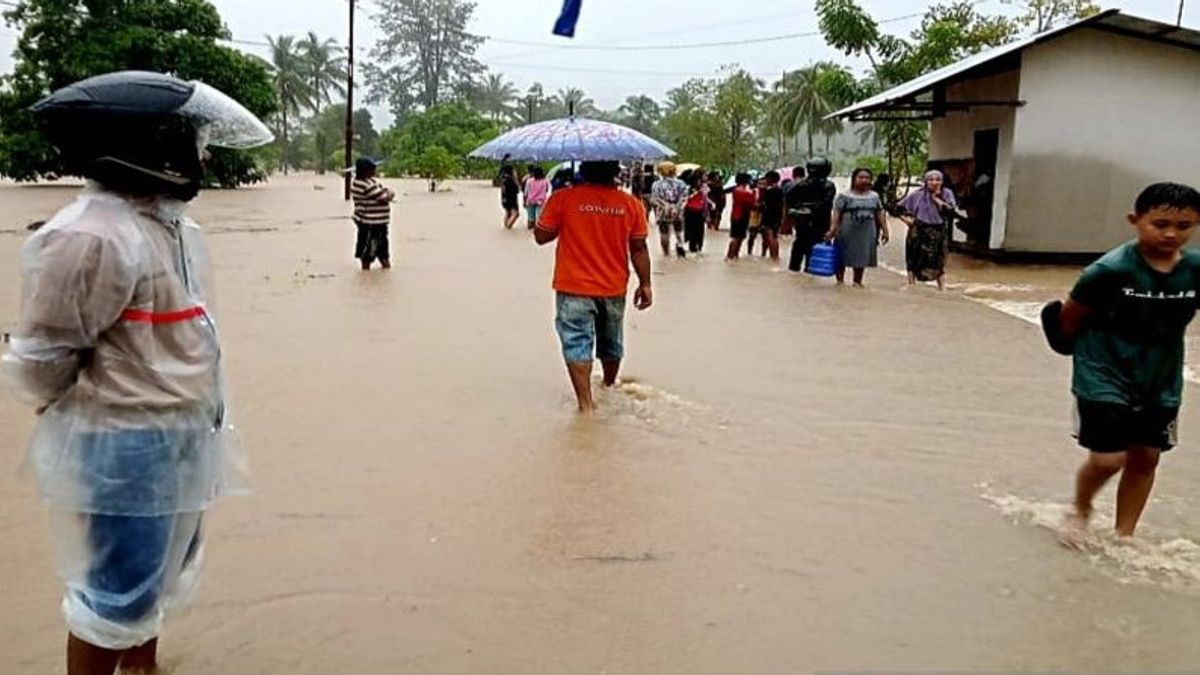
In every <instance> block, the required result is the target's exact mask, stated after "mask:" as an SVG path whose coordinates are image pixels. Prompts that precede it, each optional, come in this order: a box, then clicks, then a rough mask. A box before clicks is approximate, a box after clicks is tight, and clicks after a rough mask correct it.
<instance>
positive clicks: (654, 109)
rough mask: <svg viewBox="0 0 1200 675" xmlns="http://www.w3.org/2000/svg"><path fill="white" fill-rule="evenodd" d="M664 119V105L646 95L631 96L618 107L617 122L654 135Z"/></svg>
mask: <svg viewBox="0 0 1200 675" xmlns="http://www.w3.org/2000/svg"><path fill="white" fill-rule="evenodd" d="M660 120H662V106H660V105H659V104H658V102H657V101H655V100H654V99H652V98H650V97H649V96H646V95H644V94H643V95H641V96H630V97H628V98H626V99H625V102H624V103H622V104H621V107H620V108H618V109H617V120H616V121H617V122H618V123H620V124H624V125H626V126H628V127H630V128H632V129H637V130H638V131H640V132H642V133H643V134H647V135H651V136H653V135H654V134H655V133H656V131H657V129H658V123H659V121H660Z"/></svg>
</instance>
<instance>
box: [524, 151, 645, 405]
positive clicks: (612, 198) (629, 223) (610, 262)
mask: <svg viewBox="0 0 1200 675" xmlns="http://www.w3.org/2000/svg"><path fill="white" fill-rule="evenodd" d="M620 171H621V165H620V164H618V163H617V162H584V163H583V164H581V165H580V168H579V173H580V176H581V177H582V179H583V180H582V182H581V183H580V184H579V185H576V186H575V187H573V188H571V189H570V190H562V191H559V192H555V193H554V195H553V196H551V197H550V201H548V202H547V203H546V206H545V208H544V210H543V211H542V215H541V219H540V220H539V221H538V224H537V229H536V230H535V231H534V237H535V239H536V240H537V243H538V244H539V245H544V244H548V243H550V242H552V241H554V240H556V239H557V240H558V251H557V253H556V261H555V265H554V290H555V291H557V292H558V297H557V316H556V318H555V328H556V329H557V331H558V336H559V339H560V340H561V341H562V349H563V357H564V358H565V359H566V361H567V373H568V374H569V375H570V376H571V385H572V386H573V387H574V388H575V396H576V398H577V399H578V400H579V410H580V411H581V412H591V411H592V410H593V409H594V408H595V404H594V402H593V399H592V362H593V360H594V359H595V358H596V357H599V359H600V362H601V364H602V365H603V367H604V386H606V387H611V386H613V385H614V384H616V382H617V374H618V373H619V372H620V370H621V359H622V358H624V356H625V344H624V336H623V330H624V322H625V294H626V292H627V291H628V286H629V264H630V263H631V262H632V263H633V269H634V271H635V272H637V276H638V288H637V291H635V292H634V295H633V302H634V305H635V306H636V307H637V308H638V309H639V310H645V309H649V308H650V305H651V304H653V303H654V294H653V292H652V291H651V288H650V251H649V249H648V248H646V236H647V228H646V207H645V206H643V205H642V202H641V200H639V199H637V198H636V197H634V196H632V195H630V194H627V193H625V192H622V191H621V190H619V189H618V188H617V183H616V179H617V176H618V174H620Z"/></svg>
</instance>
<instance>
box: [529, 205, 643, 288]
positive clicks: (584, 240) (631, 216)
mask: <svg viewBox="0 0 1200 675" xmlns="http://www.w3.org/2000/svg"><path fill="white" fill-rule="evenodd" d="M538 227H540V228H541V229H543V230H549V231H551V232H558V250H557V251H556V253H555V265H554V290H556V291H558V292H560V293H569V294H571V295H583V296H587V297H593V298H615V297H618V296H624V295H625V293H626V291H627V290H628V286H629V240H630V239H645V238H646V236H647V234H648V232H647V228H646V207H645V206H643V205H642V200H640V199H638V198H636V197H634V196H633V195H631V194H629V193H627V192H622V191H621V190H618V189H617V188H616V187H606V186H603V185H587V184H584V185H577V186H575V187H573V188H571V189H570V190H561V191H559V192H555V193H554V194H553V195H551V197H550V201H548V202H546V207H545V209H544V210H543V211H542V215H541V218H540V220H539V221H538Z"/></svg>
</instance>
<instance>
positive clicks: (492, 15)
mask: <svg viewBox="0 0 1200 675" xmlns="http://www.w3.org/2000/svg"><path fill="white" fill-rule="evenodd" d="M210 1H211V2H213V4H215V5H216V6H217V8H218V9H219V10H220V12H221V16H222V17H223V18H224V20H225V23H226V25H228V27H229V29H230V31H231V32H232V33H233V36H234V38H236V39H239V40H248V41H262V40H263V36H264V35H267V34H270V35H281V34H296V35H303V34H304V33H307V32H308V31H310V30H311V31H315V32H316V33H317V34H318V35H321V36H322V37H333V38H336V39H337V40H338V41H339V42H342V43H344V42H345V36H346V28H347V20H348V17H347V2H346V0H210ZM1187 2H1188V4H1189V7H1188V8H1187V12H1186V13H1185V16H1184V24H1185V25H1191V26H1196V25H1200V0H1187ZM813 4H814V3H813V0H772V1H771V2H741V1H739V0H585V1H584V3H583V7H584V8H583V16H582V17H581V18H580V21H579V26H578V31H577V34H576V37H575V40H573V41H571V40H566V39H563V38H558V37H554V36H553V35H551V33H550V31H551V28H552V27H553V24H554V20H555V18H556V17H557V15H558V10H559V9H560V7H561V6H562V2H561V0H478V7H477V9H476V12H475V17H474V20H473V22H472V25H471V30H472V31H473V32H475V33H477V34H479V35H484V36H488V37H490V38H494V39H493V40H489V41H488V42H487V43H486V44H485V45H484V46H483V47H482V48H481V49H480V51H479V57H480V60H481V61H483V63H485V64H486V65H487V66H488V67H489V68H491V70H493V71H495V72H501V73H504V74H505V75H506V76H507V77H508V78H509V79H511V80H512V81H513V82H514V83H515V84H516V85H517V86H518V88H519V89H520V90H521V91H522V92H523V91H524V90H525V89H526V88H527V87H528V86H529V85H530V84H532V83H533V82H535V81H537V82H541V83H542V84H544V85H545V86H546V89H547V90H548V91H555V90H557V89H559V88H562V87H568V86H576V87H581V88H582V89H584V90H585V91H586V92H587V93H588V94H589V95H590V96H591V97H592V98H594V99H595V100H596V102H597V103H598V104H599V105H600V106H601V107H604V108H613V107H616V106H618V105H620V103H621V102H622V101H623V100H624V99H625V97H626V96H630V95H635V94H640V93H647V94H650V95H652V96H655V97H661V96H662V95H663V94H664V93H665V92H666V91H667V90H668V89H670V88H672V87H674V86H675V85H677V84H679V83H680V82H682V81H683V80H685V79H687V78H688V77H690V76H700V75H709V74H711V73H713V72H714V71H715V70H716V69H718V68H720V67H721V66H722V65H726V64H737V65H739V66H742V67H744V68H746V69H748V70H750V71H752V72H754V73H755V74H757V75H759V76H761V77H763V78H764V79H768V80H771V79H777V78H778V77H779V75H780V74H781V73H782V72H783V71H784V70H785V69H793V68H796V67H799V66H802V65H804V64H806V63H809V62H811V61H815V60H819V59H838V60H842V61H845V60H846V59H845V57H843V56H842V55H841V54H839V53H837V52H836V51H834V50H832V49H830V48H829V47H828V46H826V45H825V44H824V41H823V40H822V39H821V38H820V37H819V36H816V37H798V38H794V39H788V40H781V41H775V42H767V43H762V44H745V45H737V46H724V47H708V48H703V49H681V50H669V51H667V50H664V51H637V50H627V51H625V50H605V51H600V50H579V49H574V50H572V49H568V48H565V47H564V48H557V49H556V48H546V47H531V46H524V45H514V44H507V43H505V42H503V41H507V40H516V41H531V42H543V43H545V42H553V43H558V44H561V45H564V46H566V47H570V46H576V47H579V46H604V47H639V46H647V45H679V44H695V43H705V42H726V41H736V40H753V39H756V38H764V37H772V36H779V35H787V34H793V33H807V32H812V31H816V30H817V20H816V16H815V14H814V12H813ZM862 4H863V6H864V7H865V8H866V9H867V10H868V11H869V12H870V13H871V15H872V16H874V17H876V19H879V20H886V19H893V18H899V17H905V16H909V15H912V14H915V13H920V12H921V11H922V10H923V9H924V8H926V7H927V6H928V5H930V4H932V2H928V1H918V2H913V1H911V0H908V1H905V0H862ZM980 5H981V8H982V9H983V10H985V11H989V12H1010V11H1012V10H1011V8H1010V7H1008V6H1006V5H1004V4H1003V3H1002V2H1001V1H1000V0H982V1H981V3H980ZM1102 5H1103V6H1104V7H1106V8H1109V7H1116V8H1120V9H1122V10H1125V11H1127V12H1130V13H1132V14H1137V15H1140V16H1144V17H1147V18H1151V19H1158V20H1161V21H1168V22H1171V23H1174V21H1175V16H1176V12H1177V11H1178V7H1179V2H1178V0H1110V1H1109V2H1103V3H1102ZM377 7H378V5H377V4H376V0H359V8H360V9H359V21H358V27H359V28H358V30H359V45H360V46H361V47H360V50H356V51H360V58H364V56H365V54H364V52H365V50H366V49H367V48H369V47H370V45H372V44H373V43H374V41H375V39H376V37H377V36H378V33H377V31H376V30H375V26H374V21H373V20H372V18H371V17H372V14H374V13H375V12H376V11H377ZM748 10H749V11H748ZM919 22H920V21H919V19H918V18H907V19H901V20H897V21H889V22H888V23H885V24H884V25H883V28H884V29H885V30H886V31H888V32H893V33H900V34H907V33H908V32H909V31H911V30H912V29H913V28H914V27H915V26H916V25H918V24H919ZM14 44H15V34H14V32H13V31H12V29H8V28H0V72H3V71H8V70H9V69H10V68H11V59H10V58H9V53H10V52H11V51H12V49H13V46H14ZM241 48H242V49H246V50H247V51H253V52H256V53H259V54H260V55H265V54H266V50H265V49H262V48H258V47H253V46H242V47H241ZM374 112H375V113H376V118H377V119H376V122H377V123H380V124H385V123H386V120H385V119H381V118H383V117H385V115H383V114H381V113H382V111H380V110H374Z"/></svg>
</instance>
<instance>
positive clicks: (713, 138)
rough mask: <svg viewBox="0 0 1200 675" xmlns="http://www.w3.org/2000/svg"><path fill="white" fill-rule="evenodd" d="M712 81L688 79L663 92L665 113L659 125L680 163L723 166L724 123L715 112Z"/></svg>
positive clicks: (714, 89)
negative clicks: (665, 102)
mask: <svg viewBox="0 0 1200 675" xmlns="http://www.w3.org/2000/svg"><path fill="white" fill-rule="evenodd" d="M716 89H717V87H716V81H715V80H711V79H692V80H688V81H687V82H684V83H683V84H682V85H680V86H678V87H676V88H675V89H672V90H671V91H669V92H667V113H666V114H665V115H664V116H663V119H662V124H661V125H660V129H661V133H662V136H663V140H664V141H665V142H666V143H667V145H669V146H670V147H671V148H673V149H674V150H675V152H677V153H678V157H679V159H680V160H681V161H689V162H696V163H697V164H702V165H704V166H721V167H724V166H725V165H726V162H727V161H728V157H729V153H728V152H726V151H725V147H724V140H725V124H724V122H723V121H722V120H721V118H720V117H718V116H717V113H716Z"/></svg>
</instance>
